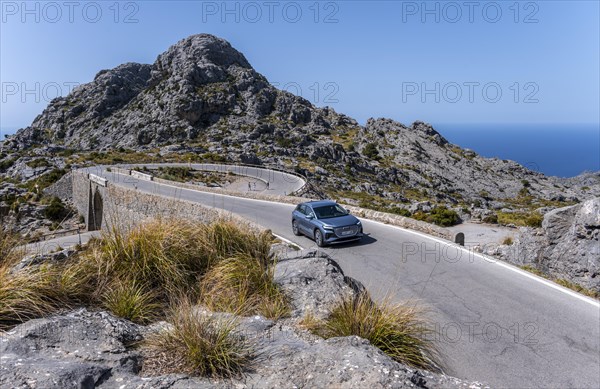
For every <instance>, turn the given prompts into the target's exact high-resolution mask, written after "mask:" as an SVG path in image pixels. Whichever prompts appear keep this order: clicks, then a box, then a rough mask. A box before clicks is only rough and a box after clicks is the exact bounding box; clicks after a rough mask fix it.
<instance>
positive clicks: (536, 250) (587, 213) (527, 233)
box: [503, 197, 600, 292]
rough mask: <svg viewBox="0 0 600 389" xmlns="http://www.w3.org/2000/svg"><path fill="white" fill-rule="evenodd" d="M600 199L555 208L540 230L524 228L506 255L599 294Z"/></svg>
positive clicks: (513, 260) (516, 261)
mask: <svg viewBox="0 0 600 389" xmlns="http://www.w3.org/2000/svg"><path fill="white" fill-rule="evenodd" d="M599 235H600V197H596V198H594V199H590V200H588V201H585V202H583V203H581V204H577V205H574V206H570V207H564V208H559V209H555V210H553V211H550V212H548V213H547V214H546V215H544V220H543V222H542V228H541V229H534V228H521V229H520V230H519V235H518V237H517V239H516V241H515V244H514V245H513V247H511V249H510V250H505V255H504V256H503V257H504V258H505V259H507V260H508V261H510V262H513V263H516V264H518V265H532V266H535V267H537V268H538V269H539V270H541V271H543V272H545V273H547V274H549V275H550V276H552V277H554V278H558V279H566V280H568V281H571V282H574V283H576V284H578V285H581V286H583V287H585V288H587V289H591V290H594V291H597V292H600V242H599Z"/></svg>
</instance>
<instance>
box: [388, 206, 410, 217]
mask: <svg viewBox="0 0 600 389" xmlns="http://www.w3.org/2000/svg"><path fill="white" fill-rule="evenodd" d="M388 211H389V212H391V213H394V214H396V215H400V216H405V217H411V215H412V213H410V211H409V210H408V209H406V208H401V207H391V208H389V209H388Z"/></svg>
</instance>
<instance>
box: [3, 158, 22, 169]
mask: <svg viewBox="0 0 600 389" xmlns="http://www.w3.org/2000/svg"><path fill="white" fill-rule="evenodd" d="M17 159H18V158H11V159H6V160H3V161H0V172H3V171H5V170H8V169H10V168H11V167H12V166H13V165H14V164H15V162H17Z"/></svg>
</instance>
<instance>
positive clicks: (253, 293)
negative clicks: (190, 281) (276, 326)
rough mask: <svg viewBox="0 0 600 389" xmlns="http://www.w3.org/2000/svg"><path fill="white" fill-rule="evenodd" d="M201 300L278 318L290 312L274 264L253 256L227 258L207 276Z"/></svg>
mask: <svg viewBox="0 0 600 389" xmlns="http://www.w3.org/2000/svg"><path fill="white" fill-rule="evenodd" d="M200 295H201V301H202V303H203V304H204V305H206V306H207V307H208V308H209V309H211V310H213V311H225V312H235V313H239V314H242V315H253V314H261V315H263V316H265V317H268V318H271V319H278V318H281V317H283V316H286V315H288V314H289V312H290V309H289V305H288V301H287V299H286V297H285V295H284V294H283V292H282V291H281V288H280V287H279V286H278V285H277V284H276V283H275V281H274V264H273V263H272V261H271V260H270V259H267V260H263V259H261V258H256V257H253V256H250V255H236V256H233V257H230V258H227V259H225V260H223V261H221V262H220V263H218V264H217V265H216V266H214V267H213V268H212V269H210V270H209V271H208V273H207V274H206V275H205V276H204V278H203V279H202V283H201V293H200Z"/></svg>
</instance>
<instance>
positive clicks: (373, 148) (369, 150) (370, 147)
mask: <svg viewBox="0 0 600 389" xmlns="http://www.w3.org/2000/svg"><path fill="white" fill-rule="evenodd" d="M363 155H364V156H365V157H367V158H370V159H379V150H377V145H376V144H375V143H367V145H366V146H365V148H364V149H363Z"/></svg>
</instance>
